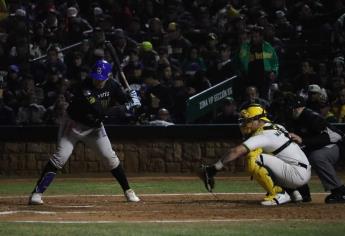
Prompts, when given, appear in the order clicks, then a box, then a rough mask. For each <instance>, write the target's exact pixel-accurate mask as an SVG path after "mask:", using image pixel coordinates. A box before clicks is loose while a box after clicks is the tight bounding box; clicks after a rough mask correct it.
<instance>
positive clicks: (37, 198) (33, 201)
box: [29, 193, 43, 205]
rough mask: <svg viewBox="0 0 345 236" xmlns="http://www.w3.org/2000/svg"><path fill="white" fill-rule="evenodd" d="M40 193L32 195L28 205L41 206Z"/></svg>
mask: <svg viewBox="0 0 345 236" xmlns="http://www.w3.org/2000/svg"><path fill="white" fill-rule="evenodd" d="M42 204H43V201H42V193H32V194H31V196H30V199H29V205H42Z"/></svg>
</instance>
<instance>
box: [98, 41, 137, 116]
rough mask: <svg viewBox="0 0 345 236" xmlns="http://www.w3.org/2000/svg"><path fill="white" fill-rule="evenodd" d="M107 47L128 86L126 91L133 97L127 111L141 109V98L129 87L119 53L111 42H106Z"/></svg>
mask: <svg viewBox="0 0 345 236" xmlns="http://www.w3.org/2000/svg"><path fill="white" fill-rule="evenodd" d="M105 46H106V47H107V49H108V50H109V51H110V54H111V57H112V58H113V60H114V63H115V66H116V68H117V69H118V71H119V74H120V76H121V78H122V80H123V82H124V84H125V86H126V89H127V90H128V94H129V96H130V97H131V100H132V102H130V103H128V104H127V106H126V107H127V109H128V110H129V109H131V108H138V107H140V106H141V103H140V100H139V98H138V95H137V93H136V92H135V91H134V90H132V89H131V88H130V87H129V84H128V82H127V78H126V75H125V73H124V72H123V70H122V66H121V63H120V59H119V57H118V55H117V53H116V50H115V48H114V47H113V45H112V44H111V42H110V41H106V42H105Z"/></svg>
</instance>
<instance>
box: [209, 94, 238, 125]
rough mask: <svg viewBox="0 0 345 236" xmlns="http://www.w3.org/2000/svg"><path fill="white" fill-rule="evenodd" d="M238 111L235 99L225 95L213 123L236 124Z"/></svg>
mask: <svg viewBox="0 0 345 236" xmlns="http://www.w3.org/2000/svg"><path fill="white" fill-rule="evenodd" d="M238 118H239V113H238V110H237V104H236V101H235V100H234V99H233V98H232V97H226V98H225V99H224V101H223V104H222V106H221V111H220V112H219V113H218V114H217V115H216V117H215V119H214V121H213V122H212V123H214V124H237V123H238Z"/></svg>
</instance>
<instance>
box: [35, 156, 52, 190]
mask: <svg viewBox="0 0 345 236" xmlns="http://www.w3.org/2000/svg"><path fill="white" fill-rule="evenodd" d="M56 172H57V168H56V167H55V166H54V165H53V164H52V163H51V162H50V161H49V162H48V163H47V165H46V166H45V168H44V170H43V173H42V175H41V178H40V179H39V180H38V181H37V184H36V186H35V188H34V190H33V191H32V193H43V192H44V191H45V190H46V189H47V188H48V186H49V185H50V184H51V182H52V181H53V180H54V177H55V175H56Z"/></svg>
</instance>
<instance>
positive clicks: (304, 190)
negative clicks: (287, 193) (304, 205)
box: [297, 184, 311, 202]
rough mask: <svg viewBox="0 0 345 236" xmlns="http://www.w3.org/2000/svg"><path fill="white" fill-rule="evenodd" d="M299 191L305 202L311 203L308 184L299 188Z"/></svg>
mask: <svg viewBox="0 0 345 236" xmlns="http://www.w3.org/2000/svg"><path fill="white" fill-rule="evenodd" d="M297 190H298V191H299V193H300V194H301V195H302V198H303V202H310V201H311V196H310V189H309V185H308V184H305V185H303V186H301V187H299V188H297Z"/></svg>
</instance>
